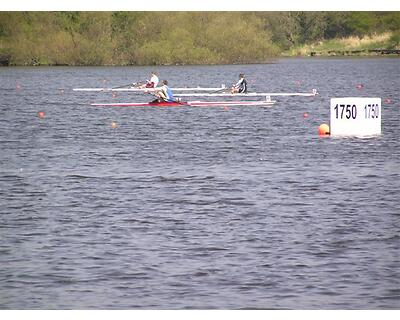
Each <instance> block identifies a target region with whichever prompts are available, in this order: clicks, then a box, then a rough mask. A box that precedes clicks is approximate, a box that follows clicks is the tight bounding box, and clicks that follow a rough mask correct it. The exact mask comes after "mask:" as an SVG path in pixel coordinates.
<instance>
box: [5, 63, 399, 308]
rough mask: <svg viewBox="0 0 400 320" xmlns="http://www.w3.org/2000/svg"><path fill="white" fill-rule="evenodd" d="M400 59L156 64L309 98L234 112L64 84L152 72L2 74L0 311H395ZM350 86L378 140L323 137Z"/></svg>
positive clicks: (193, 80)
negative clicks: (378, 121) (375, 125)
mask: <svg viewBox="0 0 400 320" xmlns="http://www.w3.org/2000/svg"><path fill="white" fill-rule="evenodd" d="M399 61H400V60H399V59H384V58H382V59H314V60H313V59H288V60H280V61H278V62H277V63H274V64H265V65H244V66H243V65H235V66H171V67H159V68H157V71H158V72H159V74H160V78H161V79H164V78H166V79H168V80H169V82H170V84H171V86H184V85H189V86H192V85H196V86H197V85H201V86H220V85H221V84H222V83H225V84H227V85H230V84H231V83H232V82H235V81H236V78H237V76H238V74H239V73H240V72H244V73H245V74H246V75H247V78H248V81H249V85H250V89H251V90H253V91H267V92H277V91H280V92H296V91H311V90H312V89H313V88H316V89H318V91H319V92H320V95H319V96H317V97H312V98H304V97H303V98H302V97H292V98H285V97H282V98H279V99H277V100H278V103H277V104H276V105H274V106H273V107H269V108H261V107H231V108H229V109H227V108H223V107H201V108H189V107H180V108H117V107H115V108H113V107H109V108H107V107H105V108H102V107H92V106H90V103H91V102H111V101H118V102H128V101H131V102H132V101H149V100H150V99H151V97H149V96H146V95H145V96H143V95H141V96H140V95H139V96H134V95H132V93H119V94H118V96H117V97H112V96H111V93H82V92H73V91H72V88H74V87H103V86H118V85H122V84H126V83H129V82H131V81H132V82H133V81H138V80H141V79H145V78H146V77H148V74H149V72H150V71H151V70H152V69H153V68H150V67H121V68H119V67H101V68H100V67H93V68H85V67H82V68H72V67H65V68H64V67H52V68H41V67H38V68H1V69H0V82H1V86H0V110H1V115H2V116H1V117H0V145H1V151H0V152H1V153H0V165H1V167H0V266H1V267H0V308H2V309H87V308H88V309H100V308H101V309H114V308H115V309H139V308H143V309H192V308H196V309H208V308H210V309H214V308H224V309H241V308H243V309H245V308H249V309H253V308H261V309H283V308H285V309H286V308H289V309H383V308H389V309H397V308H400V271H399V270H400V254H399V252H400V236H399V230H400V229H399V228H400V213H399V212H400V210H399V194H400V190H399V189H400V188H399V180H400V174H399V167H400V166H399V164H400V163H399V120H400V119H399V88H400V80H399V79H400V71H399V68H400V62H399ZM358 84H363V85H364V87H363V88H362V89H357V85H358ZM62 90H63V91H62ZM346 96H371V97H381V98H382V101H384V100H385V99H386V100H385V101H386V102H383V103H382V105H383V110H382V117H383V120H382V130H383V134H382V135H381V136H379V137H374V138H368V139H366V138H364V139H359V138H329V137H328V138H319V137H318V135H317V128H318V126H319V125H320V124H321V123H323V122H326V123H329V103H330V98H332V97H346ZM387 99H389V100H387ZM38 111H44V112H45V113H46V116H45V118H44V119H40V118H39V117H38V116H37V112H38ZM305 112H307V113H308V117H303V114H304V113H305ZM112 122H115V123H116V124H117V125H118V126H117V127H116V128H112V127H111V123H112Z"/></svg>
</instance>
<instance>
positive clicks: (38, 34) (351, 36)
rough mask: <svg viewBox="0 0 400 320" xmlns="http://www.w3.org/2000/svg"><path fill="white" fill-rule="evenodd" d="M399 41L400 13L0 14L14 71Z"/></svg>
mask: <svg viewBox="0 0 400 320" xmlns="http://www.w3.org/2000/svg"><path fill="white" fill-rule="evenodd" d="M371 39H372V40H371ZM399 42H400V13H399V12H0V62H2V63H3V64H11V65H170V64H224V63H229V64H232V63H262V62H268V61H270V59H272V58H274V57H279V56H281V55H282V54H284V55H290V56H293V55H309V54H310V52H312V51H320V52H324V51H328V50H329V49H331V50H332V49H337V48H355V49H357V48H361V47H362V48H364V47H365V48H376V47H379V49H385V48H386V49H387V48H395V49H400V47H399V46H400V45H399Z"/></svg>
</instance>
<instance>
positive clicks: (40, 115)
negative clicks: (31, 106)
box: [37, 111, 46, 119]
mask: <svg viewBox="0 0 400 320" xmlns="http://www.w3.org/2000/svg"><path fill="white" fill-rule="evenodd" d="M37 115H38V117H39V118H40V119H44V117H45V116H46V113H45V112H44V111H39V112H38V113H37Z"/></svg>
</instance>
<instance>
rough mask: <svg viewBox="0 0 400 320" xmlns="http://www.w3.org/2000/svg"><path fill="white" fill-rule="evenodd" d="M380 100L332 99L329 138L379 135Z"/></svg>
mask: <svg viewBox="0 0 400 320" xmlns="http://www.w3.org/2000/svg"><path fill="white" fill-rule="evenodd" d="M381 105H382V104H381V98H351V97H350V98H332V99H331V125H330V134H331V136H371V135H378V134H381V119H382V118H381V110H382V108H381Z"/></svg>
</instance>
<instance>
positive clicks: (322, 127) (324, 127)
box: [318, 123, 330, 136]
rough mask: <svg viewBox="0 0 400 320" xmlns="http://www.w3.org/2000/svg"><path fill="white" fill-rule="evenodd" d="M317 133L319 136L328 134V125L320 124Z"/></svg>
mask: <svg viewBox="0 0 400 320" xmlns="http://www.w3.org/2000/svg"><path fill="white" fill-rule="evenodd" d="M318 134H319V135H320V136H326V135H328V134H330V130H329V126H328V125H327V124H326V123H323V124H321V125H320V126H319V127H318Z"/></svg>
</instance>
